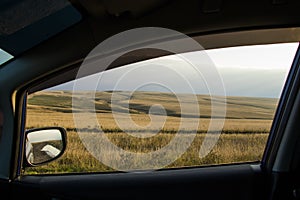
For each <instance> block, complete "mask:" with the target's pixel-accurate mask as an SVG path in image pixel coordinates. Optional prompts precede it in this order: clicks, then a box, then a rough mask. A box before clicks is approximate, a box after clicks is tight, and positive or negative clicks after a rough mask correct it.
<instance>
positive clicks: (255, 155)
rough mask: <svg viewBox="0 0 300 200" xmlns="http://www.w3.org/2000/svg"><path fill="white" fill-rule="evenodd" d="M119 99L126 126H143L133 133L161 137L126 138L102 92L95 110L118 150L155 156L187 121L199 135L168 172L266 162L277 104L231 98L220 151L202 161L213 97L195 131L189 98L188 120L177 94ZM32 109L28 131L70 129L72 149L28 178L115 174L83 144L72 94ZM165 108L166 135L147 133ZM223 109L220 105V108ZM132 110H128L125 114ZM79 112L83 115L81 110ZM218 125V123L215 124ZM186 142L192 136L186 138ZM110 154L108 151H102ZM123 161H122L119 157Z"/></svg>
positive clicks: (32, 101) (52, 94) (55, 95)
mask: <svg viewBox="0 0 300 200" xmlns="http://www.w3.org/2000/svg"><path fill="white" fill-rule="evenodd" d="M117 95H119V96H117V98H119V99H118V100H119V104H118V105H117V106H119V107H118V111H119V112H117V113H116V114H117V115H118V118H119V119H120V120H121V121H122V120H123V121H124V122H126V120H128V115H126V114H125V113H126V112H128V113H130V117H131V119H132V120H133V121H134V122H135V123H136V124H137V125H138V126H140V127H138V128H137V127H128V129H129V130H130V131H136V132H142V134H147V133H148V132H149V133H155V132H159V134H156V135H155V136H153V137H150V138H144V139H143V138H142V139H141V138H134V137H132V136H130V135H128V134H126V133H124V132H123V131H122V130H121V129H120V128H119V127H118V125H117V124H116V121H115V119H114V117H113V116H112V113H111V110H110V106H111V105H110V99H111V92H99V93H97V94H96V99H95V102H94V103H95V109H96V112H97V120H98V123H99V125H100V126H101V128H102V130H104V132H106V136H107V137H108V138H109V140H110V141H111V142H112V143H114V144H115V145H117V146H119V147H121V148H122V149H124V150H127V151H131V152H137V153H147V152H152V151H156V150H158V149H160V148H162V147H163V146H165V145H167V144H168V143H169V142H170V141H171V140H172V139H173V137H174V135H175V133H176V132H177V130H178V128H179V126H180V121H181V120H182V119H183V118H184V120H185V125H186V126H185V129H184V131H186V132H187V133H190V132H192V133H196V132H197V133H198V134H197V135H196V137H195V139H194V141H193V143H192V144H191V146H190V147H189V149H188V150H187V151H186V152H185V153H184V154H183V155H182V156H181V157H180V158H178V159H177V160H176V161H175V162H173V163H172V164H170V165H169V166H166V167H169V168H170V167H188V166H202V165H214V164H223V163H239V162H245V161H258V160H260V159H261V157H262V154H263V151H264V147H265V144H266V140H267V137H268V132H269V129H270V126H271V123H272V119H273V115H274V111H275V108H276V105H277V99H263V98H246V97H229V98H227V115H226V119H225V123H224V128H223V131H222V134H221V136H220V138H219V140H218V143H217V144H216V146H215V147H214V148H213V149H212V151H211V152H210V153H209V154H208V155H207V156H206V157H204V158H199V149H200V147H201V145H202V142H203V139H204V137H205V136H206V134H205V133H206V132H207V130H208V127H209V124H210V123H211V119H210V112H211V109H210V105H211V103H210V97H209V96H203V95H202V96H201V95H199V96H198V97H197V98H198V104H199V105H200V113H201V117H200V121H199V123H197V124H196V125H197V127H196V128H195V121H197V119H198V118H195V117H193V116H192V115H193V112H192V109H193V106H195V105H194V104H193V103H191V104H189V101H190V97H189V96H188V95H187V96H183V97H181V98H182V99H184V102H183V103H185V104H186V105H188V106H190V107H188V109H187V110H188V111H187V112H186V113H184V114H185V116H186V117H183V118H182V117H181V116H180V114H181V113H180V105H179V104H178V101H177V99H176V97H175V96H174V95H170V94H166V93H151V92H137V93H134V96H133V97H131V98H129V97H128V93H126V92H119V93H117ZM128 100H129V102H130V105H129V108H127V107H126V106H124V105H125V104H126V101H128ZM28 102H29V104H28V110H27V123H26V125H27V128H37V127H46V126H61V127H64V128H66V129H67V130H68V133H67V135H68V147H67V150H66V152H65V154H64V155H63V156H62V157H61V158H60V159H58V160H57V161H55V162H52V163H49V164H48V165H45V166H41V167H35V168H27V169H26V171H25V173H26V174H32V173H54V172H55V173H65V172H103V171H113V169H111V168H110V167H108V166H105V165H104V164H102V163H101V162H99V161H98V160H97V159H95V158H94V157H93V156H92V155H91V154H90V153H89V152H88V151H87V150H86V148H85V146H84V145H83V144H82V142H81V140H80V138H79V136H78V134H77V133H76V132H75V131H76V129H75V128H74V127H75V125H74V120H73V114H72V110H71V108H72V96H71V93H70V92H62V91H58V92H57V91H44V92H38V93H35V94H34V95H30V96H29V101H28ZM153 104H160V105H162V106H163V107H164V108H165V109H166V110H167V114H168V116H167V117H166V121H165V124H164V126H163V127H162V130H160V131H159V129H158V128H156V127H154V128H153V127H150V128H146V129H145V126H147V125H148V124H149V123H150V122H151V119H150V117H149V115H148V110H149V108H150V106H151V105H153ZM221 104H222V102H221V103H219V104H217V106H220V105H221ZM126 109H127V110H126ZM189 110H190V111H189ZM76 111H80V108H79V107H78V108H77V110H76ZM154 117H156V119H157V120H158V121H160V120H164V116H160V115H155V116H154ZM213 120H216V121H218V120H219V119H213ZM94 128H95V127H93V125H91V126H89V127H87V129H88V130H87V132H88V133H90V134H91V133H92V132H93V131H95V129H94ZM182 137H190V136H189V134H186V135H184V136H182ZM103 154H107V156H108V155H109V152H103ZM115 159H116V160H118V159H120V160H119V161H120V162H122V160H121V158H115Z"/></svg>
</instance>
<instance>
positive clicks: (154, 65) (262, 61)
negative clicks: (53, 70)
mask: <svg viewBox="0 0 300 200" xmlns="http://www.w3.org/2000/svg"><path fill="white" fill-rule="evenodd" d="M297 47H298V43H282V44H269V45H253V46H244V47H230V48H222V49H214V50H205V51H199V52H191V53H185V54H180V55H171V56H164V57H160V58H155V59H150V60H147V61H142V62H138V63H134V64H130V65H126V66H123V67H121V68H116V69H112V70H108V71H105V72H102V73H99V74H95V75H91V76H88V77H85V78H82V79H79V80H77V82H76V87H75V88H76V90H94V89H96V90H98V91H107V90H126V91H135V90H139V91H159V92H173V93H196V94H217V95H222V94H225V95H227V96H249V97H270V98H278V97H279V96H280V94H281V92H282V88H283V85H284V82H285V80H286V77H287V74H288V71H289V69H290V67H291V65H292V62H293V58H294V56H295V53H296V50H297ZM221 84H222V85H223V86H224V90H223V89H220V88H221V86H222V85H221ZM73 86H74V82H69V83H66V84H62V85H60V86H56V87H54V88H51V89H52V90H72V89H73Z"/></svg>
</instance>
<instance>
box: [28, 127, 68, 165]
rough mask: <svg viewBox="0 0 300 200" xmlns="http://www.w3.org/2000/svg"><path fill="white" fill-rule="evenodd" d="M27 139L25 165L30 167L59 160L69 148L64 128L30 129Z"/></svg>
mask: <svg viewBox="0 0 300 200" xmlns="http://www.w3.org/2000/svg"><path fill="white" fill-rule="evenodd" d="M25 139H26V141H25V164H26V166H30V167H33V166H39V165H43V164H46V163H48V162H51V161H53V160H55V159H57V158H59V157H60V156H61V155H62V154H63V153H64V151H65V149H66V146H67V134H66V131H65V129H64V128H62V127H46V128H37V129H30V130H27V131H26V133H25Z"/></svg>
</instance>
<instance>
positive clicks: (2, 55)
mask: <svg viewBox="0 0 300 200" xmlns="http://www.w3.org/2000/svg"><path fill="white" fill-rule="evenodd" d="M12 58H13V56H12V55H10V54H9V53H7V52H6V51H3V50H2V49H0V65H2V64H3V63H5V62H6V61H8V60H10V59H12Z"/></svg>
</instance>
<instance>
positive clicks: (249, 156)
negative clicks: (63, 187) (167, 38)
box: [25, 43, 298, 174]
mask: <svg viewBox="0 0 300 200" xmlns="http://www.w3.org/2000/svg"><path fill="white" fill-rule="evenodd" d="M297 47H298V43H284V44H269V45H255V46H242V47H231V48H223V49H213V50H205V51H203V52H201V53H205V54H206V55H208V57H209V58H210V59H211V63H212V64H213V66H212V67H214V68H215V71H211V70H212V69H211V68H209V67H211V66H210V65H211V64H210V65H209V64H208V63H206V62H204V61H202V60H201V59H200V58H199V57H198V54H197V53H199V52H190V53H186V54H180V55H170V56H164V57H160V58H155V59H150V60H146V61H142V62H138V63H134V64H130V65H126V66H123V67H119V68H115V69H111V70H107V71H105V72H101V73H97V74H93V75H90V76H87V77H84V78H81V79H79V81H78V80H77V81H71V82H67V83H64V84H61V85H57V86H55V87H52V88H48V89H46V90H43V91H39V92H35V93H32V94H30V95H29V96H28V105H27V121H26V127H27V129H30V128H40V127H46V126H61V127H64V128H65V129H66V130H67V137H68V139H67V140H68V146H67V149H66V152H65V154H64V155H63V156H62V157H61V158H60V159H58V160H57V161H54V162H52V163H49V164H47V165H45V166H40V167H32V168H26V169H25V174H35V173H66V172H110V171H115V170H122V169H126V170H127V169H128V170H130V169H133V170H138V169H141V170H144V169H158V168H182V167H191V166H192V167H194V166H207V165H218V164H229V163H242V162H249V161H254V162H255V161H258V162H259V161H260V160H261V158H262V154H263V151H264V148H265V145H266V141H267V138H268V134H269V131H270V127H271V124H272V121H273V118H274V114H275V111H276V108H277V104H278V100H279V98H280V95H281V92H282V89H283V86H284V83H285V80H286V77H287V74H288V72H289V69H290V67H291V64H292V61H293V58H294V55H295V52H296V49H297ZM184 56H186V57H188V58H190V59H192V60H193V61H194V63H196V64H193V63H192V64H191V63H190V62H188V61H187V60H186V59H185V58H184ZM200 57H201V56H200ZM208 71H211V72H210V73H208ZM218 81H219V82H218ZM220 83H221V86H222V88H220V87H219V86H220V85H218V84H220ZM169 155H171V156H169Z"/></svg>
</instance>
